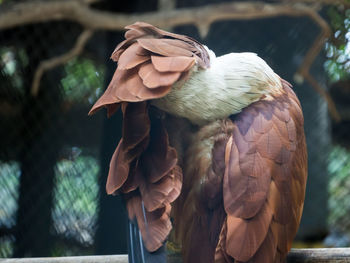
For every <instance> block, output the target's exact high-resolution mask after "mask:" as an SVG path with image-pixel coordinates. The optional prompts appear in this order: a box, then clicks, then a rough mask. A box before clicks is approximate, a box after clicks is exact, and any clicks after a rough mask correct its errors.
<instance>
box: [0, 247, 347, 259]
mask: <svg viewBox="0 0 350 263" xmlns="http://www.w3.org/2000/svg"><path fill="white" fill-rule="evenodd" d="M127 262H128V257H127V255H114V256H83V257H59V258H14V259H0V263H127ZM168 262H169V263H181V259H180V258H176V257H169V260H168ZM349 262H350V248H316V249H292V251H291V252H290V253H289V255H288V259H287V263H349ZM266 263H267V262H266Z"/></svg>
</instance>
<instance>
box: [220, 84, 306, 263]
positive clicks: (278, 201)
mask: <svg viewBox="0 0 350 263" xmlns="http://www.w3.org/2000/svg"><path fill="white" fill-rule="evenodd" d="M282 83H283V86H284V87H283V93H282V94H279V95H276V98H275V99H274V100H266V101H260V102H256V103H254V104H252V105H250V106H249V107H248V108H246V109H244V110H243V111H242V113H240V114H239V115H238V116H237V117H236V119H235V120H234V124H235V127H234V129H233V135H232V139H230V140H229V142H228V144H227V145H226V147H227V150H226V153H227V154H229V156H227V155H226V171H225V176H224V187H223V195H224V206H225V211H226V213H227V219H226V225H225V228H223V230H222V231H225V233H222V234H221V236H223V237H225V238H226V244H225V245H224V246H223V245H222V244H223V243H222V242H224V241H223V240H220V242H219V245H218V248H217V258H221V259H222V257H223V256H222V253H224V254H225V253H226V254H227V255H228V256H230V257H232V258H234V259H235V260H237V261H238V262H274V263H275V262H277V261H278V260H279V259H280V258H282V259H283V258H285V257H286V255H287V253H288V251H289V250H290V248H291V244H292V241H293V238H294V236H295V234H296V232H297V229H298V226H299V222H300V218H301V213H302V208H303V202H304V196H305V185H306V177H307V155H306V144H305V136H304V131H303V118H302V115H301V109H300V104H299V102H298V100H297V98H296V96H295V94H294V93H293V91H292V90H291V89H290V88H289V85H288V84H287V83H286V82H282ZM228 149H229V150H228ZM253 222H254V223H253ZM226 262H231V261H226ZM278 262H279V261H278Z"/></svg>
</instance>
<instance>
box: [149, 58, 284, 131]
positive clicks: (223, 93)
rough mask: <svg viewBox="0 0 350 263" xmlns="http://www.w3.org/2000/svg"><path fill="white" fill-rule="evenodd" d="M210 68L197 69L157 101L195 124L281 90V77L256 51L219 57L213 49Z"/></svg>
mask: <svg viewBox="0 0 350 263" xmlns="http://www.w3.org/2000/svg"><path fill="white" fill-rule="evenodd" d="M209 54H210V59H211V66H210V68H209V69H206V70H202V69H195V70H194V72H193V73H192V74H191V76H190V78H189V79H188V80H187V81H186V82H185V83H184V84H183V85H182V86H178V87H174V88H173V89H172V91H171V92H170V93H169V94H168V95H167V96H165V97H164V98H161V99H158V100H155V101H153V104H154V105H155V106H156V107H158V108H160V109H161V110H164V111H166V112H168V113H170V114H173V115H175V116H180V117H185V118H187V119H189V120H190V121H191V122H192V123H194V124H199V125H202V124H205V123H208V122H211V121H214V120H217V119H223V118H227V117H228V116H229V115H231V114H235V113H238V112H240V111H241V110H242V109H243V108H245V107H247V106H248V105H250V104H251V103H253V102H255V101H257V100H259V99H260V98H261V97H262V96H263V95H268V94H270V93H272V92H279V91H280V89H281V80H280V77H279V76H278V75H277V74H275V73H274V72H273V70H272V69H271V68H270V67H269V66H268V65H267V64H266V62H265V61H264V60H263V59H261V58H260V57H258V56H257V55H256V54H254V53H230V54H227V55H224V56H221V57H218V58H216V57H215V54H214V53H213V52H212V51H210V53H209Z"/></svg>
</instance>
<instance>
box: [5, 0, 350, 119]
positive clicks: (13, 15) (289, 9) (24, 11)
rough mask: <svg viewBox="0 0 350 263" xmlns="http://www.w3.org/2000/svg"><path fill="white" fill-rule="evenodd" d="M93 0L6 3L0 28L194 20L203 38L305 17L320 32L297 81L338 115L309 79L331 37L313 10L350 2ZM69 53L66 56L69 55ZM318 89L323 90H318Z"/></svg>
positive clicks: (94, 27)
mask: <svg viewBox="0 0 350 263" xmlns="http://www.w3.org/2000/svg"><path fill="white" fill-rule="evenodd" d="M95 1H98V0H70V1H58V0H53V1H49V2H44V1H37V2H23V3H18V4H14V5H10V6H7V8H5V7H4V8H3V9H2V10H1V11H0V30H1V29H6V28H11V27H16V26H21V25H25V24H29V23H37V22H46V21H52V20H70V21H75V22H77V23H79V24H81V25H83V26H84V27H85V28H88V29H91V30H124V27H125V26H127V25H129V24H132V23H134V22H135V21H144V22H147V23H150V24H153V25H155V26H158V27H161V28H171V27H174V26H179V25H187V24H194V25H196V26H197V27H198V29H199V32H200V34H201V36H202V38H204V37H206V35H207V33H208V31H209V28H210V25H211V24H212V23H213V22H215V21H220V20H251V19H262V18H271V17H276V16H291V17H301V16H307V17H310V18H311V19H312V20H313V21H314V22H315V23H316V24H317V25H318V26H319V27H320V29H321V33H320V35H319V36H318V38H317V39H316V40H315V41H314V43H313V45H312V46H311V47H310V49H309V50H308V51H307V53H306V55H305V57H304V60H303V62H302V64H301V66H300V68H299V69H298V71H297V74H296V76H297V77H299V79H301V80H303V79H306V80H307V81H308V82H309V83H310V85H311V86H312V87H313V88H314V89H315V90H316V91H317V92H319V93H320V94H321V96H323V97H324V98H325V99H326V101H327V102H328V104H329V106H330V107H329V109H330V113H331V115H332V117H333V118H334V119H335V120H339V114H338V112H337V110H336V108H335V106H334V103H333V102H332V99H331V97H330V96H329V95H328V93H327V91H325V90H323V89H322V88H321V87H320V85H319V84H318V83H317V81H315V80H314V79H313V77H312V76H311V75H310V73H309V70H310V67H311V65H312V63H313V61H314V60H315V58H316V57H317V55H318V54H319V53H320V51H321V50H322V48H323V44H324V42H325V41H326V39H327V38H328V37H329V36H330V35H331V30H330V27H329V25H328V23H327V22H326V21H325V20H324V19H323V18H322V17H321V16H320V15H319V14H318V12H317V11H318V9H319V7H320V5H321V4H333V5H334V4H342V5H344V6H348V5H350V3H349V1H348V0H285V1H282V2H281V1H279V2H277V3H265V2H258V1H248V2H229V3H221V4H213V5H207V6H202V7H193V8H183V9H174V10H173V9H171V8H165V10H161V11H156V12H149V13H142V14H122V13H111V12H105V11H100V10H96V9H92V8H90V6H89V4H91V3H92V2H95ZM159 3H161V1H159ZM80 51H81V50H78V52H76V53H74V54H75V55H77V54H79V52H80ZM68 55H70V54H68ZM69 57H70V58H71V57H72V56H69ZM61 59H62V58H61ZM62 61H63V62H65V61H67V59H63V60H62ZM46 63H47V61H46ZM53 64H55V63H53ZM57 64H62V63H57ZM40 66H41V65H40ZM40 66H39V68H38V71H37V74H36V75H38V76H36V78H35V81H34V82H33V88H32V93H33V94H36V93H37V91H38V86H39V83H37V79H39V81H40V78H41V75H42V73H43V72H41V71H43V70H44V71H45V70H47V69H46V68H52V67H48V66H42V68H40ZM39 70H41V71H39ZM296 79H298V78H296ZM321 90H323V91H322V92H321ZM332 105H333V106H332Z"/></svg>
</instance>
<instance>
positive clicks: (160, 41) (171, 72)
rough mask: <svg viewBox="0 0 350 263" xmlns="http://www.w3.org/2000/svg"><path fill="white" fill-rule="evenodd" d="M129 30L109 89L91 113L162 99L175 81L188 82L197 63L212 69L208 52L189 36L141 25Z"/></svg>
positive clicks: (114, 55) (116, 55)
mask: <svg viewBox="0 0 350 263" xmlns="http://www.w3.org/2000/svg"><path fill="white" fill-rule="evenodd" d="M126 29H128V31H127V32H126V33H125V37H126V39H125V40H124V41H123V42H121V43H120V44H119V45H118V46H117V47H116V49H115V50H114V52H113V53H112V56H111V58H112V59H113V60H114V61H115V62H118V68H117V70H116V72H115V74H114V77H113V79H112V81H111V83H110V84H109V86H108V88H107V90H106V91H105V93H104V94H103V95H102V96H101V97H100V99H99V100H98V101H97V102H96V103H95V105H94V106H93V107H92V109H91V110H90V112H89V114H93V113H94V112H96V111H97V110H98V109H100V108H101V107H107V109H108V111H109V112H110V113H113V112H114V108H115V105H113V104H119V103H121V102H139V101H145V100H150V99H156V98H160V97H163V96H165V95H166V94H167V93H169V92H170V90H171V87H172V85H173V84H174V83H175V82H176V81H178V80H179V79H181V80H183V79H185V77H186V76H187V75H188V74H189V72H190V69H191V68H192V67H193V66H194V65H195V64H196V63H197V64H198V65H199V66H200V67H202V68H208V67H209V64H210V62H209V54H208V52H207V51H206V49H205V48H204V46H203V45H201V44H200V43H199V42H197V41H196V40H194V39H192V38H190V37H187V36H183V35H178V34H174V33H169V32H166V31H163V30H160V29H158V28H156V27H154V26H152V25H149V24H146V23H140V22H137V23H135V24H133V25H130V26H127V27H126ZM151 57H152V59H151ZM110 108H112V109H111V110H110Z"/></svg>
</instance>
